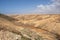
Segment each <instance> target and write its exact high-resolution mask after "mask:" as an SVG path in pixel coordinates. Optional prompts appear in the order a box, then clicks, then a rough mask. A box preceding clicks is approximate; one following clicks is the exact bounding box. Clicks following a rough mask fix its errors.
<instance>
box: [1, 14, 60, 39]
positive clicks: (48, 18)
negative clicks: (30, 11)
mask: <svg viewBox="0 0 60 40" xmlns="http://www.w3.org/2000/svg"><path fill="white" fill-rule="evenodd" d="M59 31H60V15H10V16H7V15H4V14H0V40H60V39H59V38H60V32H59Z"/></svg>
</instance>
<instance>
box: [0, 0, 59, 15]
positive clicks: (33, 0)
mask: <svg viewBox="0 0 60 40" xmlns="http://www.w3.org/2000/svg"><path fill="white" fill-rule="evenodd" d="M0 13H4V14H33V13H36V14H46V13H47V14H53V13H56V14H58V13H59V14H60V0H0Z"/></svg>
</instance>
